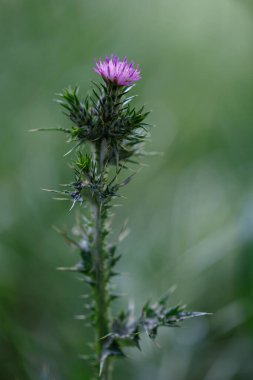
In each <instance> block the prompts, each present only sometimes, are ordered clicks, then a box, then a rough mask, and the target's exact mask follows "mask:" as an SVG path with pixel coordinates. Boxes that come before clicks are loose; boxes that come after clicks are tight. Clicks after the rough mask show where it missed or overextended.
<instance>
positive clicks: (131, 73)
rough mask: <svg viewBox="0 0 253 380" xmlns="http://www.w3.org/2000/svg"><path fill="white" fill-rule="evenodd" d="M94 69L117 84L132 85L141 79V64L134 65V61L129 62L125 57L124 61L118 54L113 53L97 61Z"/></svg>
mask: <svg viewBox="0 0 253 380" xmlns="http://www.w3.org/2000/svg"><path fill="white" fill-rule="evenodd" d="M94 71H95V72H96V73H98V74H99V75H101V77H102V78H103V79H104V80H105V81H108V82H112V83H115V84H117V85H118V86H131V85H132V84H134V82H137V81H138V80H140V79H141V71H140V68H139V65H136V67H134V62H133V61H131V62H128V61H127V58H126V57H125V58H124V60H123V61H121V60H120V59H119V57H118V56H117V55H114V54H112V55H111V57H110V58H109V57H107V56H106V58H105V61H102V60H101V58H100V59H99V61H98V62H96V66H95V67H94Z"/></svg>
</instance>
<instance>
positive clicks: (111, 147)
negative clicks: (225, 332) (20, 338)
mask: <svg viewBox="0 0 253 380" xmlns="http://www.w3.org/2000/svg"><path fill="white" fill-rule="evenodd" d="M94 71H95V72H96V73H98V74H99V76H100V81H99V82H98V83H95V82H93V88H92V90H91V93H90V94H89V95H87V96H86V97H85V98H84V99H82V98H81V97H80V96H79V91H78V88H77V87H74V88H71V87H69V88H66V89H65V90H64V91H63V92H62V93H60V94H58V99H57V101H58V103H59V104H60V106H61V107H62V108H63V110H64V113H65V115H66V116H67V117H68V118H69V119H70V121H71V125H70V127H69V128H67V129H65V128H57V130H58V131H60V132H63V133H65V134H66V136H67V138H68V139H67V140H68V142H70V143H72V147H71V150H70V151H69V152H68V153H69V154H70V155H72V156H73V158H72V160H71V170H72V172H73V181H72V182H71V183H69V184H67V185H64V186H65V187H64V188H63V189H61V190H48V191H52V192H54V193H56V194H57V197H58V198H60V199H66V200H68V201H70V202H71V207H70V209H73V207H74V206H75V205H76V206H78V207H80V208H81V210H82V211H81V213H80V215H79V218H78V220H77V224H76V226H75V227H74V229H73V231H74V232H73V233H70V234H68V233H66V232H65V231H60V233H61V234H62V235H63V236H64V237H65V239H66V240H67V241H68V242H69V243H70V244H71V245H72V246H74V247H75V248H76V250H77V252H78V253H79V261H78V262H77V263H76V264H75V265H74V266H73V267H70V268H64V267H61V268H59V269H60V270H63V271H70V272H76V273H80V274H81V275H82V278H83V280H84V281H85V282H86V284H88V288H87V287H86V289H89V292H88V293H87V294H85V299H86V306H85V310H86V311H85V313H84V314H83V315H81V316H80V317H79V318H81V319H87V320H88V323H90V326H91V327H92V328H93V329H94V342H93V344H92V347H91V349H90V354H89V356H88V359H89V360H90V362H91V363H92V364H93V365H94V378H95V379H102V380H109V379H112V366H113V360H112V359H113V358H116V357H124V356H125V353H124V347H127V346H130V347H136V348H137V349H140V339H141V335H142V333H143V332H146V333H147V335H148V336H149V337H150V338H151V339H152V340H154V339H156V336H157V331H158V328H159V327H161V326H168V327H174V326H178V325H179V323H180V322H181V321H184V320H185V319H187V318H191V317H197V316H203V315H205V314H206V313H202V312H189V311H185V308H184V306H182V305H176V306H172V307H171V306H169V305H168V301H169V295H170V293H169V292H168V293H167V294H166V295H165V296H163V297H161V298H160V299H159V300H158V301H157V302H151V301H148V302H146V303H145V304H144V306H143V308H142V311H141V314H140V315H139V316H136V315H134V310H133V308H132V306H130V307H128V308H127V309H126V310H124V311H119V313H118V314H116V315H114V316H113V315H112V313H111V304H112V302H113V301H114V300H115V299H116V298H117V297H118V295H117V294H116V293H115V292H114V287H113V286H112V279H113V278H114V276H115V275H116V274H117V273H116V271H115V267H116V265H117V262H118V261H119V259H120V258H121V254H120V253H119V252H118V242H116V243H115V242H114V241H112V235H111V231H110V220H111V217H112V210H111V209H112V207H113V206H114V200H115V199H116V198H118V197H120V196H121V188H122V187H124V186H126V185H127V184H128V183H129V182H130V181H131V180H132V178H133V177H134V174H135V173H132V172H131V171H130V169H129V165H130V166H131V170H133V168H132V167H133V165H136V166H138V165H139V163H138V162H139V158H140V157H141V156H142V155H144V154H145V152H144V146H143V145H144V143H145V140H146V138H147V137H148V136H149V129H150V127H151V126H150V125H149V124H148V123H147V122H146V118H147V116H148V114H149V112H146V111H145V110H144V107H141V108H136V107H135V106H134V105H132V102H133V99H134V98H135V95H129V93H130V91H131V90H132V89H133V88H134V86H135V84H136V82H138V81H139V80H140V79H141V71H140V68H139V66H136V65H135V64H134V63H133V62H130V63H129V62H128V60H127V58H125V59H124V60H120V59H119V58H118V57H117V56H116V55H112V56H111V57H106V58H105V60H104V61H102V60H101V59H100V60H99V61H98V62H97V63H96V66H95V68H94ZM125 173H128V174H125ZM119 240H120V239H119Z"/></svg>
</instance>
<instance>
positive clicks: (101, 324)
mask: <svg viewBox="0 0 253 380" xmlns="http://www.w3.org/2000/svg"><path fill="white" fill-rule="evenodd" d="M105 149H106V146H105V142H104V141H102V142H101V143H98V144H97V146H96V152H95V153H96V164H97V174H98V176H100V178H101V179H100V181H101V183H102V184H103V179H104V174H105V167H104V155H105ZM104 212H105V210H104V205H103V202H102V201H101V200H97V202H96V204H95V252H94V253H95V272H96V288H95V293H96V309H97V319H96V330H97V356H98V361H99V360H100V357H101V354H102V350H103V344H104V337H105V336H106V335H107V334H108V333H109V318H108V298H109V295H108V290H107V284H106V278H105V274H106V273H105V257H104V247H103V243H104V242H103V240H104V233H103V229H104V226H103V213H104ZM109 377H110V368H109V365H108V363H107V364H105V366H104V369H103V374H102V376H101V377H100V380H109Z"/></svg>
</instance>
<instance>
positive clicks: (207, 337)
mask: <svg viewBox="0 0 253 380" xmlns="http://www.w3.org/2000/svg"><path fill="white" fill-rule="evenodd" d="M0 25H1V26H0V28H1V30H0V41H1V42H0V43H1V59H0V77H1V80H0V99H1V102H0V104H1V106H0V107H1V137H0V144H1V150H0V155H1V159H0V170H1V176H0V182H1V186H0V298H1V302H0V379H1V380H28V379H29V380H30V379H33V380H35V379H40V380H45V379H47V380H48V379H50V380H53V379H54V380H81V379H82V380H84V379H87V380H88V379H90V378H91V371H90V367H89V366H88V365H87V363H86V362H85V361H83V360H81V359H80V358H79V357H78V354H82V353H87V351H88V349H87V347H86V344H87V343H88V342H89V341H90V339H91V337H92V334H91V331H90V330H89V328H86V327H85V326H83V323H82V322H80V321H75V320H74V315H76V314H80V312H82V300H81V298H80V297H79V296H80V295H81V294H82V292H83V290H84V289H83V284H82V283H81V282H80V281H78V278H77V277H75V276H74V275H71V274H68V273H61V272H57V271H56V270H55V268H56V267H57V266H62V265H63V266H64V265H68V264H73V263H75V261H76V253H74V252H73V251H71V250H70V249H69V247H68V246H66V245H65V243H64V241H63V240H62V239H61V238H60V237H59V236H58V235H57V234H56V233H55V231H53V229H52V225H57V226H58V227H64V226H65V225H67V226H69V227H71V225H72V221H73V218H74V214H75V212H72V213H71V214H69V212H68V208H69V205H68V204H65V203H63V202H55V201H53V200H52V199H51V197H50V194H48V193H44V192H43V191H41V188H44V187H46V188H57V186H58V184H59V183H66V182H67V181H69V180H71V179H72V177H71V171H70V170H69V168H68V158H63V154H64V153H65V152H66V150H67V149H69V147H68V146H66V144H65V139H64V136H62V135H60V134H57V133H41V134H39V133H38V134H31V133H28V130H29V129H31V128H43V127H45V128H51V127H55V126H58V125H63V126H65V125H68V122H67V120H65V119H64V116H63V115H62V114H61V111H60V109H59V107H58V106H57V105H56V104H55V103H54V102H53V98H54V94H55V93H56V92H59V91H61V89H62V88H63V87H65V86H67V85H69V84H72V85H75V84H79V85H80V87H81V92H82V93H83V94H85V93H86V92H87V91H89V89H90V88H91V84H90V81H91V80H94V79H96V74H95V73H94V72H93V71H92V67H93V64H94V60H95V59H96V58H98V57H100V56H102V57H103V56H104V55H105V54H106V53H107V54H110V53H111V52H114V53H117V54H119V55H120V56H121V57H123V56H125V55H127V56H128V57H129V58H130V59H134V60H135V61H136V62H138V63H140V65H141V67H142V68H143V80H142V81H141V82H140V83H139V84H138V87H137V88H136V89H135V91H136V92H137V93H138V94H139V98H138V99H137V100H136V104H137V105H138V104H139V105H142V103H145V104H146V105H147V109H152V111H153V112H152V114H151V115H150V117H149V121H150V122H151V123H153V124H155V125H156V128H154V129H153V130H152V140H151V142H150V143H149V144H148V146H147V150H149V151H159V152H163V153H164V154H163V155H162V156H161V155H158V156H155V157H149V158H146V159H145V160H144V163H145V164H146V166H144V167H143V169H142V171H141V172H140V173H139V175H138V176H137V177H136V178H135V181H133V182H132V183H131V184H130V185H129V186H128V187H127V188H124V190H123V192H124V195H125V196H126V199H124V200H123V201H122V204H123V207H121V208H118V209H117V215H116V216H115V219H114V223H113V224H114V226H115V228H116V230H117V229H119V227H118V226H119V225H121V224H122V223H124V220H125V219H126V218H128V220H129V227H130V228H131V234H130V236H129V237H128V238H127V239H126V240H125V241H124V243H123V244H122V246H121V251H122V252H123V253H124V257H123V260H122V262H121V263H120V265H119V269H120V270H122V271H123V272H124V274H123V276H122V277H121V279H120V281H119V283H118V287H119V290H120V291H122V292H124V293H126V294H127V297H125V298H123V299H122V301H121V302H122V305H126V303H127V299H128V297H130V298H131V299H133V300H134V301H135V303H136V305H137V306H136V307H137V310H139V309H140V306H141V305H142V304H143V302H144V301H145V300H146V298H148V297H150V298H152V299H155V298H156V297H158V296H160V295H162V294H163V293H164V292H165V291H166V290H167V289H168V288H170V287H171V286H172V285H174V284H176V285H177V290H176V291H175V293H174V295H173V296H172V299H171V302H172V304H173V303H177V302H179V301H182V302H183V303H187V304H188V309H191V310H203V311H208V312H212V313H214V314H213V315H212V316H211V317H208V318H203V319H197V320H192V321H188V322H187V323H185V324H184V325H183V327H182V328H181V329H163V330H161V331H160V334H159V339H158V343H159V345H156V344H153V343H151V342H150V341H148V340H145V338H144V342H143V345H142V347H143V351H142V352H141V353H137V352H136V351H134V350H133V351H129V353H128V356H129V358H128V359H127V361H119V362H117V365H116V373H115V378H117V379H121V380H126V379H132V380H153V379H156V380H249V379H252V378H253V360H252V357H253V299H252V296H253V256H252V254H253V125H252V122H253V107H252V101H253V68H252V67H253V66H252V62H253V3H252V1H251V0H248V1H247V0H212V1H210V0H209V1H208V0H156V1H153V0H152V1H151V0H145V1H144V0H138V1H136V0H128V1H120V0H118V1H116V0H104V1H99V0H92V1H91V0H89V1H88V0H71V1H67V0H54V1H49V0H43V1H40V0H23V1H22V0H1V4H0ZM117 306H118V307H120V306H121V305H120V303H118V304H117Z"/></svg>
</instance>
